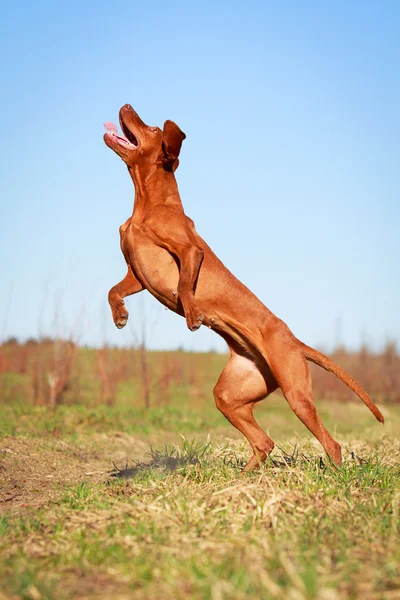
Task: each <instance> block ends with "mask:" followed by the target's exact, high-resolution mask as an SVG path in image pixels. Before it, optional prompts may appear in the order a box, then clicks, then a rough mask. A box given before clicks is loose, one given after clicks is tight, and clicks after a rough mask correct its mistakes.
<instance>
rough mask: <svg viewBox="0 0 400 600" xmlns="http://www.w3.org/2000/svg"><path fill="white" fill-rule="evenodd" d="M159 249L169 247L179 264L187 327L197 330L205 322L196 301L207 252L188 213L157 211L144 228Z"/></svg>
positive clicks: (179, 286)
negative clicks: (197, 288) (196, 291)
mask: <svg viewBox="0 0 400 600" xmlns="http://www.w3.org/2000/svg"><path fill="white" fill-rule="evenodd" d="M141 230H142V232H143V233H145V234H146V235H148V236H149V237H150V238H151V239H152V240H153V241H154V242H155V243H156V245H157V246H160V247H161V248H165V249H166V250H168V252H170V253H171V254H173V255H175V256H176V257H177V259H178V261H179V281H178V290H177V291H178V297H179V300H180V302H181V304H182V308H183V312H184V313H185V317H186V323H187V326H188V327H189V329H190V330H191V331H196V329H198V328H199V327H200V325H201V324H202V322H203V321H204V315H203V313H202V311H201V310H200V309H199V307H198V305H197V302H196V299H195V289H196V282H197V278H198V276H199V272H200V268H201V263H202V262H203V258H204V250H203V249H202V248H201V246H200V243H199V238H198V236H197V235H196V232H195V229H194V224H193V221H191V220H190V219H188V218H187V217H186V215H185V214H184V213H181V212H178V211H175V210H171V209H170V210H168V209H165V207H159V208H157V209H154V210H153V211H152V212H151V213H150V214H149V215H148V217H147V219H146V222H144V223H143V224H142V226H141Z"/></svg>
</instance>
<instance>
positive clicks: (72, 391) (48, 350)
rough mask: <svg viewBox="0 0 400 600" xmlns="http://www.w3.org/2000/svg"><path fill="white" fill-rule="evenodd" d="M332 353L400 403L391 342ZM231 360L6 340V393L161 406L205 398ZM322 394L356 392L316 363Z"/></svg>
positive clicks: (317, 389) (1, 379) (398, 367)
mask: <svg viewBox="0 0 400 600" xmlns="http://www.w3.org/2000/svg"><path fill="white" fill-rule="evenodd" d="M332 358H333V359H334V360H335V361H336V362H337V363H339V364H340V365H341V366H343V367H344V368H345V369H346V370H347V371H348V372H349V373H350V374H351V375H352V376H353V377H355V378H356V379H357V380H358V381H359V382H360V383H361V385H362V386H363V387H364V389H365V390H366V391H367V392H368V393H369V394H370V395H371V397H372V398H373V399H374V400H375V401H376V402H378V403H380V404H381V403H399V402H400V355H399V353H398V352H397V349H396V345H395V343H393V342H388V343H387V344H386V346H385V348H384V349H383V351H381V352H379V353H374V352H372V351H371V350H370V349H369V348H367V347H366V346H363V347H362V348H361V349H360V350H359V351H358V352H349V351H348V350H346V349H345V348H338V349H336V350H335V352H334V353H333V354H332ZM225 362H226V357H225V356H224V355H221V354H217V353H214V352H209V353H202V354H201V353H190V352H183V351H174V352H173V351H171V352H156V351H149V350H147V348H146V347H145V345H143V344H142V345H141V346H140V347H139V348H111V347H109V346H106V345H105V346H103V347H102V348H99V349H90V348H86V347H78V346H77V345H76V344H74V343H73V342H71V341H64V340H60V339H49V338H44V339H42V340H39V341H38V340H32V339H31V340H28V341H27V342H25V343H19V342H18V340H16V339H15V338H10V339H9V340H7V341H6V342H4V343H3V344H1V345H0V396H1V398H2V400H3V401H6V402H10V401H15V400H17V399H20V400H21V401H24V402H29V403H31V404H35V405H46V406H49V407H54V406H56V405H59V404H75V403H81V404H86V405H91V406H93V405H96V404H108V405H115V404H117V403H118V402H120V401H128V402H131V403H132V404H135V405H138V406H144V407H146V408H149V407H150V406H163V405H168V404H169V403H170V402H171V399H172V397H173V396H172V395H174V397H176V396H182V399H183V398H188V399H189V400H190V401H191V402H192V403H194V404H199V403H202V402H203V401H205V400H207V398H209V397H212V396H211V390H212V387H213V385H214V384H215V382H216V381H217V379H218V375H219V373H220V371H221V370H222V368H223V366H224V364H225ZM312 376H313V389H314V394H315V397H316V398H317V399H321V398H325V399H327V400H329V399H334V400H338V401H349V400H354V399H355V397H354V394H353V393H352V392H351V390H350V389H349V388H347V387H346V386H345V385H343V384H342V383H341V382H340V381H339V380H338V379H337V378H336V377H334V376H333V375H332V374H330V373H327V372H326V371H324V370H323V369H320V368H318V367H316V366H312Z"/></svg>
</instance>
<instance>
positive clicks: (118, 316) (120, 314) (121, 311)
mask: <svg viewBox="0 0 400 600" xmlns="http://www.w3.org/2000/svg"><path fill="white" fill-rule="evenodd" d="M128 317H129V313H128V311H127V310H126V308H125V306H119V307H118V308H117V309H115V310H114V311H113V319H114V323H115V327H116V328H117V329H122V328H123V327H125V325H126V324H127V322H128Z"/></svg>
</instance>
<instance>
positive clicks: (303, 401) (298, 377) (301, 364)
mask: <svg viewBox="0 0 400 600" xmlns="http://www.w3.org/2000/svg"><path fill="white" fill-rule="evenodd" d="M268 355H269V358H268V365H269V367H270V369H271V372H272V374H273V376H274V377H275V379H276V381H277V382H278V384H279V387H280V388H281V390H282V392H283V394H284V396H285V398H286V400H287V402H288V404H289V406H290V408H291V409H292V410H293V412H294V413H295V414H296V416H297V417H298V418H299V419H300V420H301V421H302V422H303V423H304V425H305V426H306V427H307V428H308V429H309V430H310V431H311V433H313V434H314V435H315V437H316V438H317V440H318V441H319V442H320V443H321V445H322V446H323V448H324V449H325V451H326V453H327V454H328V455H329V456H330V457H331V458H332V460H333V461H334V462H335V463H336V464H337V465H338V466H339V467H340V465H341V463H342V454H341V450H340V445H339V444H338V442H337V441H336V440H334V439H333V437H332V436H331V435H330V433H329V431H328V430H327V429H326V427H325V425H324V424H323V422H322V420H321V417H320V416H319V414H318V413H317V409H316V408H315V404H314V398H313V394H312V383H311V375H310V369H309V366H308V363H307V360H306V358H305V356H304V354H303V353H302V351H301V350H300V349H299V348H298V347H297V346H296V345H295V344H293V343H290V342H289V343H287V344H285V345H283V344H282V343H281V342H280V341H278V340H276V341H275V342H274V341H273V340H271V339H269V340H268Z"/></svg>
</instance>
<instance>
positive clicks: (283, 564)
mask: <svg viewBox="0 0 400 600" xmlns="http://www.w3.org/2000/svg"><path fill="white" fill-rule="evenodd" d="M317 404H318V408H319V410H320V413H321V415H322V417H323V419H324V420H325V423H326V424H327V425H328V427H329V429H330V430H331V432H332V433H333V434H334V435H335V437H336V438H337V439H338V440H339V441H340V442H341V443H342V449H343V454H344V466H343V468H342V469H341V470H340V471H338V470H336V469H335V468H334V467H333V466H332V465H330V464H329V461H328V460H327V458H326V456H325V455H324V453H323V451H322V449H321V447H320V446H319V445H318V443H317V442H316V441H315V440H314V439H313V438H312V436H311V435H309V434H308V432H307V431H306V430H305V428H304V426H303V425H302V424H301V423H300V422H299V421H297V419H296V417H295V416H294V415H293V414H292V413H291V412H290V410H289V409H288V407H287V406H286V403H285V401H284V400H283V399H282V398H280V397H279V396H276V397H275V395H274V396H272V397H271V399H269V400H267V401H265V402H264V403H263V404H262V406H260V408H259V409H258V410H257V415H258V418H259V421H260V423H261V424H262V425H263V427H264V428H265V429H266V430H267V431H268V433H269V434H270V435H271V437H272V438H273V439H274V441H275V443H276V444H277V447H276V449H275V450H274V452H273V455H272V458H271V460H269V462H268V463H267V464H266V465H265V467H263V468H261V469H260V471H259V472H256V473H254V474H249V475H243V474H241V472H240V468H241V466H242V465H243V464H244V461H245V460H246V458H248V457H249V456H250V451H249V447H248V446H247V443H246V442H245V441H244V440H243V438H242V437H241V435H240V434H239V433H238V432H236V431H235V430H234V429H233V428H232V427H231V426H230V425H229V424H228V423H227V422H226V421H225V420H224V418H223V417H222V416H221V415H220V414H219V413H218V412H217V410H216V409H215V407H214V404H213V401H212V397H209V398H208V399H206V400H204V402H203V401H201V402H197V406H196V407H194V406H193V402H191V401H189V400H188V401H187V402H185V401H184V400H181V399H180V400H179V402H178V401H177V400H174V399H172V400H171V402H170V403H169V404H168V406H157V407H154V408H150V409H148V410H146V409H144V408H138V407H137V406H136V407H134V406H131V405H129V403H124V404H121V403H117V404H116V405H115V406H105V405H99V406H94V407H91V406H84V405H61V406H57V407H56V408H54V409H52V410H49V409H48V408H47V407H44V406H32V405H29V404H24V403H21V402H12V403H9V404H3V405H2V406H0V436H1V437H0V598H1V600H4V599H5V598H13V599H20V598H23V599H30V600H40V599H54V600H64V599H65V600H67V599H72V598H73V599H83V598H85V599H94V598H96V599H97V598H99V599H109V598H113V599H114V600H122V599H124V598H126V599H128V598H129V599H130V598H133V599H138V600H139V599H152V600H153V599H161V598H162V599H174V600H175V599H176V600H179V599H183V598H195V599H203V598H204V599H210V600H228V599H246V600H247V599H260V598H265V599H269V598H271V599H293V600H300V599H303V598H307V599H308V598H318V599H323V600H336V599H338V600H339V599H340V600H343V599H347V598H349V599H350V598H363V599H364V598H365V599H374V598H386V599H388V600H389V599H391V600H393V599H396V598H400V571H399V564H400V546H399V537H400V536H399V512H400V478H399V474H400V442H399V439H398V435H397V436H396V432H397V434H398V432H399V431H400V407H399V406H398V405H383V406H382V407H381V408H382V410H383V413H384V415H385V418H386V424H385V426H384V427H382V426H381V425H380V424H379V423H378V422H376V421H375V420H374V419H373V417H372V416H371V415H370V413H369V412H368V410H367V409H366V408H365V406H364V405H363V404H362V403H361V402H357V401H355V402H354V403H335V402H327V401H325V402H323V401H321V402H318V403H317Z"/></svg>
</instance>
